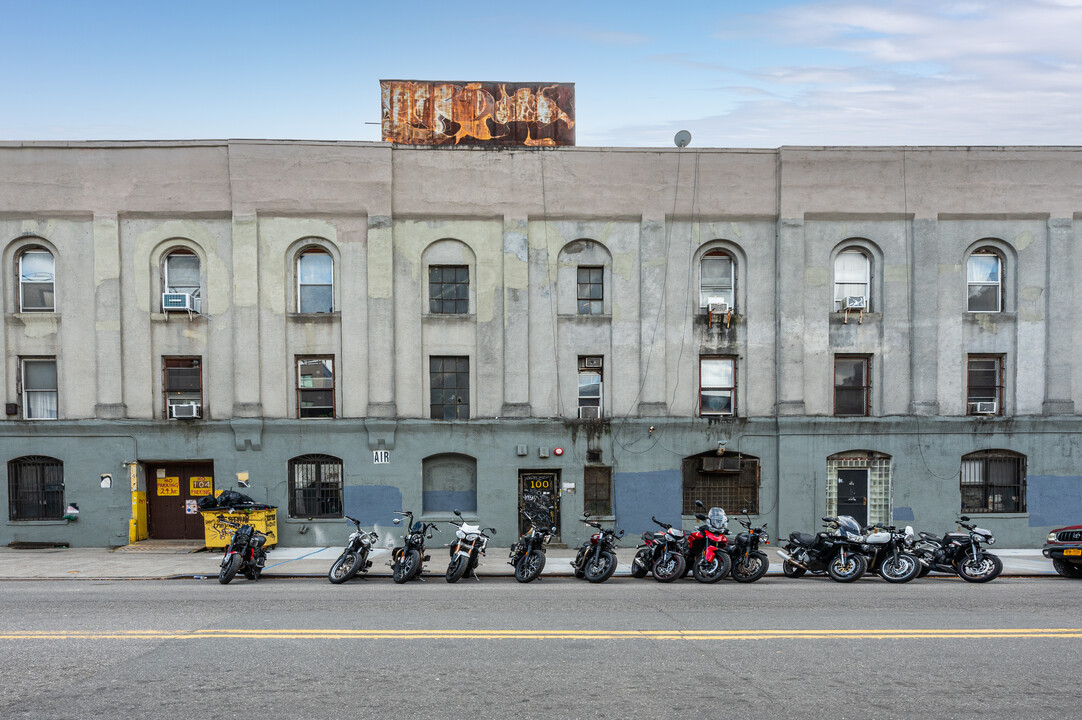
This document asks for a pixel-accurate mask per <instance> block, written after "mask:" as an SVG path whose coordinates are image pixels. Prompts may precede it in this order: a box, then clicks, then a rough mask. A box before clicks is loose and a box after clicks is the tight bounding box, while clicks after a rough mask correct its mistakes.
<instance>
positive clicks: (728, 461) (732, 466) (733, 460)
mask: <svg viewBox="0 0 1082 720" xmlns="http://www.w3.org/2000/svg"><path fill="white" fill-rule="evenodd" d="M718 459H719V460H721V469H722V470H725V471H726V472H740V456H739V455H723V456H722V457H720V458H718Z"/></svg>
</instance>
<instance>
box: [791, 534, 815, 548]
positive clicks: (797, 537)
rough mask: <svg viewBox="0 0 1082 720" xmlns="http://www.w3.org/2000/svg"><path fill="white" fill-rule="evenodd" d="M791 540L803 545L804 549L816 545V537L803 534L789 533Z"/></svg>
mask: <svg viewBox="0 0 1082 720" xmlns="http://www.w3.org/2000/svg"><path fill="white" fill-rule="evenodd" d="M789 540H791V541H792V542H793V543H795V544H797V545H803V546H804V547H811V546H812V545H814V544H815V536H814V535H810V534H808V533H802V532H791V533H789Z"/></svg>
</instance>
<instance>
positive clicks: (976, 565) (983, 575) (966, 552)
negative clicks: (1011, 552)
mask: <svg viewBox="0 0 1082 720" xmlns="http://www.w3.org/2000/svg"><path fill="white" fill-rule="evenodd" d="M958 524H959V525H960V526H962V527H963V528H965V530H966V532H961V533H946V534H945V535H943V537H939V536H938V535H933V534H932V533H926V532H922V533H920V539H919V540H917V541H916V543H915V544H914V546H913V552H914V553H915V554H916V555H917V556H918V557H919V558H920V559H921V560H923V561H925V562H926V563H927V567H926V568H925V569H924V570H922V571H921V574H922V575H924V574H927V572H928V571H930V570H936V571H938V572H944V573H951V574H954V573H957V574H958V577H960V578H962V579H963V580H965V581H967V582H971V583H984V582H988V581H990V580H995V579H996V578H997V577H999V574H1000V573H1002V572H1003V561H1002V560H1000V559H999V557H997V556H996V555H993V554H992V553H990V552H988V551H986V550H985V549H984V548H983V547H982V546H983V545H991V544H993V543H995V541H996V539H995V537H993V536H992V532H991V531H990V530H985V529H984V528H979V527H977V526H975V525H971V524H970V523H969V518H968V517H966V516H965V515H963V516H961V517H960V518H958Z"/></svg>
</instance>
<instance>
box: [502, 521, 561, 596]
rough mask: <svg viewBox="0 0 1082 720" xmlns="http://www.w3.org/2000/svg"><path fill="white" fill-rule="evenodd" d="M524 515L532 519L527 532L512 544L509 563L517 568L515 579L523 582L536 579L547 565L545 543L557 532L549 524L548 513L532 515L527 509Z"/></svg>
mask: <svg viewBox="0 0 1082 720" xmlns="http://www.w3.org/2000/svg"><path fill="white" fill-rule="evenodd" d="M522 515H523V516H524V517H525V518H526V519H527V520H529V521H530V526H529V528H527V530H526V533H525V534H524V535H523V536H522V537H520V538H519V539H518V542H516V543H515V544H514V545H512V546H511V555H510V559H509V560H508V561H507V562H508V564H509V565H511V566H512V567H514V568H515V579H516V580H518V581H519V582H521V583H528V582H532V581H533V580H536V579H537V578H538V576H540V575H541V571H542V570H543V569H544V567H545V543H547V542H548V541H549V540H550V539H552V536H553V535H555V534H556V528H554V527H551V526H550V525H549V517H548V516H547V515H544V516H538V515H536V514H534V515H531V514H530V513H527V512H526V511H523V512H522Z"/></svg>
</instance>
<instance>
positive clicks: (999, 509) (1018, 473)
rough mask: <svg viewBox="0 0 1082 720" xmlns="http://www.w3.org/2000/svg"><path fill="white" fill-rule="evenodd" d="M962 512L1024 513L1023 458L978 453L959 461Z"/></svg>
mask: <svg viewBox="0 0 1082 720" xmlns="http://www.w3.org/2000/svg"><path fill="white" fill-rule="evenodd" d="M960 485H961V492H962V512H963V513H966V514H969V513H1003V512H1006V513H1013V512H1026V456H1025V455H1021V454H1019V453H1015V452H1010V451H1009V450H982V451H980V452H975V453H970V454H969V455H964V456H963V457H962V472H961V482H960Z"/></svg>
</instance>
